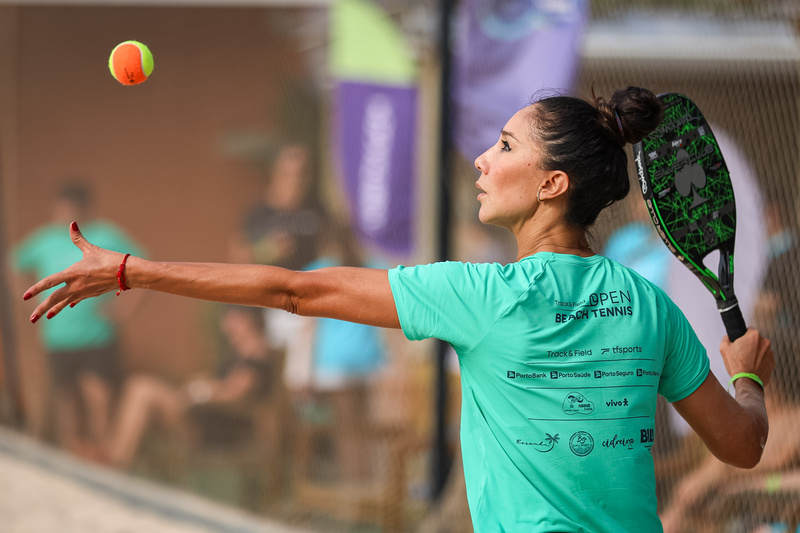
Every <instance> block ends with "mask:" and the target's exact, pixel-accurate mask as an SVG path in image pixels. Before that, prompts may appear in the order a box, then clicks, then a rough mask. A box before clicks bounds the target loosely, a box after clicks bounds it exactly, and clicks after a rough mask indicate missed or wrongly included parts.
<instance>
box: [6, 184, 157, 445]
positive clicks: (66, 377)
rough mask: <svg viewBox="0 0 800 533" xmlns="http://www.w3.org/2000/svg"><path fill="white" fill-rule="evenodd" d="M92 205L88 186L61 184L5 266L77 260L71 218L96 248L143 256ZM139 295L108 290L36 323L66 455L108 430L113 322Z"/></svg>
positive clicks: (59, 266) (115, 370)
mask: <svg viewBox="0 0 800 533" xmlns="http://www.w3.org/2000/svg"><path fill="white" fill-rule="evenodd" d="M92 208H93V205H92V195H91V191H90V189H89V187H88V186H87V185H85V184H82V183H80V182H70V183H67V184H65V185H64V186H62V187H61V188H60V189H58V191H57V194H56V197H55V200H54V203H53V207H52V213H51V221H50V222H49V223H47V224H45V225H43V226H42V227H40V228H39V229H37V230H35V231H34V232H33V233H32V234H30V235H29V236H27V237H26V238H25V239H24V240H23V241H22V242H21V243H19V244H18V245H17V246H16V248H15V249H14V250H13V252H12V261H13V265H12V268H13V269H14V270H16V271H17V272H19V273H20V274H23V275H25V276H30V277H31V278H39V279H41V278H42V277H45V276H48V275H50V274H53V273H55V272H58V271H59V270H63V269H64V268H67V267H68V266H69V265H70V264H72V263H73V262H74V261H78V260H80V258H81V252H80V250H78V249H76V247H75V245H73V244H72V241H71V240H70V237H69V230H68V225H69V223H70V222H72V221H73V220H74V221H77V222H79V223H80V225H81V228H85V229H84V232H85V235H86V237H87V238H89V239H92V242H94V243H97V245H99V246H102V247H107V248H109V249H111V250H114V251H119V252H123V253H130V254H133V255H140V254H143V250H142V249H141V248H140V247H139V246H138V245H137V244H136V243H135V242H134V241H133V240H132V239H131V238H130V237H129V236H128V235H126V234H125V232H123V231H122V230H121V229H120V228H118V227H117V226H116V225H114V224H112V223H111V222H108V221H105V220H99V219H94V218H93V212H92V211H93V210H92ZM49 293H50V291H47V292H46V293H44V294H43V297H46V296H47V295H49ZM142 294H143V293H141V292H138V291H133V292H131V293H126V294H125V298H123V299H122V300H119V301H117V300H114V301H112V299H113V298H114V296H113V295H111V294H108V295H105V296H102V297H100V298H92V299H89V300H85V301H82V302H80V304H79V305H77V306H75V307H74V308H72V309H68V310H67V311H65V312H64V313H62V314H63V318H62V320H53V321H49V320H45V321H44V323H43V324H42V325H41V329H39V331H40V332H41V336H42V337H41V339H42V342H43V345H44V348H45V350H46V352H47V356H48V362H49V366H50V372H51V379H52V383H53V395H52V404H53V415H54V419H55V429H56V439H57V441H58V443H59V444H60V445H61V446H63V447H64V448H65V449H67V450H69V451H70V452H72V453H75V454H78V455H81V456H87V457H92V456H94V455H95V454H96V453H97V452H98V450H99V446H100V444H101V443H102V442H103V441H104V440H105V438H106V436H107V432H108V423H109V414H110V411H111V409H112V404H113V401H114V399H115V396H116V394H117V392H118V385H119V382H120V379H121V359H122V358H121V352H120V346H119V332H118V324H120V323H123V322H124V321H125V320H126V319H127V318H128V317H129V315H130V314H131V313H132V312H133V311H134V310H135V308H136V307H137V304H138V302H139V301H140V299H141V296H142Z"/></svg>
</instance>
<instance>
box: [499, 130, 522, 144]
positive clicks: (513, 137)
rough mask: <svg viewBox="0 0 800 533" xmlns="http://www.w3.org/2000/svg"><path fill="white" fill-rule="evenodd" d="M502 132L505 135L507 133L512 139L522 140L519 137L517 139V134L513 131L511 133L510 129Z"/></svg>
mask: <svg viewBox="0 0 800 533" xmlns="http://www.w3.org/2000/svg"><path fill="white" fill-rule="evenodd" d="M500 133H502V134H503V135H506V136H508V137H511V138H512V139H514V140H515V141H517V142H520V141H519V139H517V136H516V135H514V134H513V133H511V132H510V131H506V130H502V131H501V132H500Z"/></svg>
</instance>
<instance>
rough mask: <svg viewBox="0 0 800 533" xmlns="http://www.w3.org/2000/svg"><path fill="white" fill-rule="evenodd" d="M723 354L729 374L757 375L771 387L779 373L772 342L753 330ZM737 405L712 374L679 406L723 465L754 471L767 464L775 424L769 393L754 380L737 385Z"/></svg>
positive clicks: (726, 346) (722, 348) (725, 345)
mask: <svg viewBox="0 0 800 533" xmlns="http://www.w3.org/2000/svg"><path fill="white" fill-rule="evenodd" d="M720 352H721V353H722V358H723V359H724V361H725V366H726V368H727V369H728V372H729V373H730V374H731V375H732V376H733V375H736V374H739V373H741V372H749V373H752V374H756V375H757V376H759V377H760V378H761V380H762V381H763V382H764V385H765V386H766V385H767V384H768V383H769V379H770V377H771V375H772V371H773V370H774V368H775V360H774V356H773V353H772V348H771V347H770V343H769V340H767V339H766V338H764V337H762V336H761V335H760V334H759V333H758V331H756V330H754V329H750V330H748V331H747V333H745V335H744V336H742V337H741V338H739V339H737V340H736V341H734V342H730V341H729V340H728V338H727V337H726V338H725V339H723V341H722V344H721V345H720ZM733 386H734V389H735V391H736V397H735V399H734V398H732V397H731V396H730V395H729V394H728V393H727V392H726V391H725V389H723V388H722V386H721V385H720V384H719V382H718V381H717V379H716V378H715V377H714V375H713V374H712V373H710V372H709V375H708V377H707V378H706V380H705V381H704V382H703V384H702V385H700V387H698V389H697V390H696V391H695V392H693V393H692V394H690V395H689V396H687V397H686V398H684V399H683V400H680V401H677V402H675V403H674V405H675V409H676V410H677V411H678V412H679V413H680V414H681V416H683V418H685V419H686V421H687V422H689V425H691V426H692V428H693V429H694V430H695V432H697V434H698V435H699V436H700V438H701V439H702V440H703V442H705V444H706V446H708V449H709V450H710V451H711V453H713V454H714V455H715V456H716V457H717V458H718V459H719V460H720V461H723V462H725V463H728V464H731V465H733V466H737V467H740V468H753V467H754V466H755V465H757V464H758V462H759V461H760V460H761V454H762V453H763V451H764V446H765V444H766V442H767V434H768V433H769V423H768V421H767V409H766V407H765V406H764V389H762V388H761V386H760V385H759V384H757V383H756V382H755V381H752V380H750V379H748V378H741V379H738V380H736V381H735V382H734V385H733Z"/></svg>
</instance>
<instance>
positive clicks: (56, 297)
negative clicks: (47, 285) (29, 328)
mask: <svg viewBox="0 0 800 533" xmlns="http://www.w3.org/2000/svg"><path fill="white" fill-rule="evenodd" d="M66 293H67V291H66V289H65V288H64V287H62V288H61V289H58V290H57V291H54V292H53V293H52V294H51V295H50V296H48V297H47V298H45V299H44V301H43V302H42V303H40V304H39V305H37V306H36V309H34V310H33V314H32V315H31V322H32V323H34V324H35V323H36V322H37V321H38V320H39V319H40V318H42V317H43V316H45V315H46V316H47V318H53V317H54V316H56V315H57V314H58V313H59V312H60V311H61V309H63V308H64V307H65V306H66V305H67V304H68V302H67V301H66V300H65V296H66Z"/></svg>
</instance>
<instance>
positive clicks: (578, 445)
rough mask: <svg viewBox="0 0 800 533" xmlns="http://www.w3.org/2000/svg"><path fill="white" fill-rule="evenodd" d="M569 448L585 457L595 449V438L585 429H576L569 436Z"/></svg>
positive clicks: (579, 455)
mask: <svg viewBox="0 0 800 533" xmlns="http://www.w3.org/2000/svg"><path fill="white" fill-rule="evenodd" d="M569 449H570V450H572V453H574V454H575V455H577V456H578V457H585V456H587V455H589V454H590V453H592V450H594V439H593V438H592V436H591V435H589V434H588V433H587V432H585V431H576V432H575V433H573V434H572V436H571V437H570V438H569Z"/></svg>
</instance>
